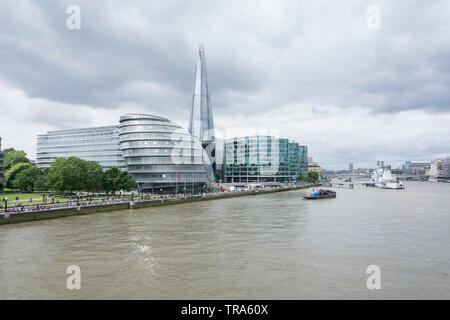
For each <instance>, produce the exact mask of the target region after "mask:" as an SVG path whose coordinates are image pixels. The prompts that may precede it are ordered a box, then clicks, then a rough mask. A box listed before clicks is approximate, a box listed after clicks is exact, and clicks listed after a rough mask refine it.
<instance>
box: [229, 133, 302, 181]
mask: <svg viewBox="0 0 450 320" xmlns="http://www.w3.org/2000/svg"><path fill="white" fill-rule="evenodd" d="M300 174H303V175H307V174H308V149H307V147H306V146H300V145H299V144H298V143H296V142H290V141H289V140H288V139H280V138H276V137H272V136H251V137H241V138H232V139H227V140H225V141H224V182H229V183H234V182H288V181H291V182H295V181H297V180H298V177H299V175H300Z"/></svg>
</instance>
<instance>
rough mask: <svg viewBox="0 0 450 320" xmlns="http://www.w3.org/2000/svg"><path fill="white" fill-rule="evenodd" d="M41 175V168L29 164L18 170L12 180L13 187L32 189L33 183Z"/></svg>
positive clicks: (22, 189)
mask: <svg viewBox="0 0 450 320" xmlns="http://www.w3.org/2000/svg"><path fill="white" fill-rule="evenodd" d="M40 175H41V170H39V169H38V168H36V167H34V166H29V167H28V168H26V169H23V170H22V171H20V172H19V173H18V174H17V175H16V178H15V179H14V181H13V186H14V187H15V188H18V189H20V190H21V191H22V192H23V191H31V192H33V191H34V185H35V183H36V181H37V179H38V178H39V176H40Z"/></svg>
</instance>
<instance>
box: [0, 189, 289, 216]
mask: <svg viewBox="0 0 450 320" xmlns="http://www.w3.org/2000/svg"><path fill="white" fill-rule="evenodd" d="M289 187H292V186H282V187H278V188H282V189H285V188H289ZM242 191H244V190H233V192H242ZM245 191H249V190H245ZM253 191H256V192H258V190H253ZM223 192H224V190H221V191H217V192H210V193H200V194H197V195H195V194H191V193H180V194H162V193H160V194H133V193H132V194H131V195H123V194H121V195H101V194H84V195H83V194H69V195H60V196H59V197H57V196H56V195H54V194H51V193H48V194H43V195H42V201H41V202H39V201H37V202H35V203H33V199H30V200H29V201H28V202H26V203H23V202H20V201H18V198H17V199H16V201H15V202H13V203H7V201H5V199H3V202H2V203H0V214H4V213H23V212H33V211H44V210H52V209H61V208H67V207H87V206H101V205H109V204H118V203H126V202H133V203H135V202H142V201H165V200H174V199H187V198H192V197H204V196H211V195H215V194H218V193H223ZM227 192H230V190H227ZM60 200H61V201H60ZM63 200H64V201H63ZM3 204H5V206H3Z"/></svg>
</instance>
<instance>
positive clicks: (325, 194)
mask: <svg viewBox="0 0 450 320" xmlns="http://www.w3.org/2000/svg"><path fill="white" fill-rule="evenodd" d="M328 198H336V192H335V191H333V190H322V189H319V190H317V191H316V190H314V189H313V191H312V192H311V193H308V194H307V195H306V196H303V199H305V200H316V199H328Z"/></svg>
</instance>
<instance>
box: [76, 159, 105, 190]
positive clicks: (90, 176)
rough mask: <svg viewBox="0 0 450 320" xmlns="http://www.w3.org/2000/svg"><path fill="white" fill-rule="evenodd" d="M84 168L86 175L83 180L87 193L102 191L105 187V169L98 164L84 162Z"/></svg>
mask: <svg viewBox="0 0 450 320" xmlns="http://www.w3.org/2000/svg"><path fill="white" fill-rule="evenodd" d="M81 165H82V167H83V169H84V170H83V172H82V174H83V175H85V178H84V179H83V182H84V183H83V186H82V187H83V189H84V190H87V191H96V190H100V189H102V185H103V183H102V182H103V181H102V180H103V176H104V172H103V168H102V166H101V165H99V164H98V163H97V162H94V161H84V162H82V163H81Z"/></svg>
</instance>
